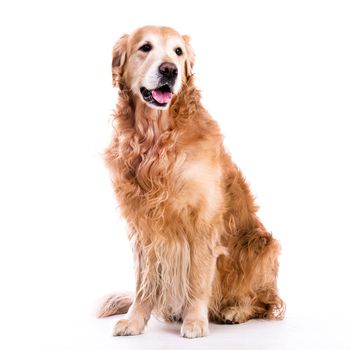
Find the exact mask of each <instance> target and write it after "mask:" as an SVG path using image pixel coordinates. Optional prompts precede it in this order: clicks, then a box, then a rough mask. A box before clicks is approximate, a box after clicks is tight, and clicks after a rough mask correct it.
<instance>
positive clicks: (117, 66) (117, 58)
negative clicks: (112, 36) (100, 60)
mask: <svg viewBox="0 0 350 350" xmlns="http://www.w3.org/2000/svg"><path fill="white" fill-rule="evenodd" d="M193 63H194V54H193V51H192V48H191V46H190V45H189V37H187V36H181V35H180V34H178V33H177V32H176V31H175V30H174V29H171V28H168V27H153V26H147V27H143V28H140V29H138V30H136V31H135V32H134V33H133V34H132V35H130V36H129V35H124V36H122V37H121V38H120V40H119V41H118V42H117V43H116V45H115V46H114V48H113V61H112V72H113V79H114V83H116V81H117V80H118V79H122V80H123V81H124V83H125V84H126V87H127V88H128V89H129V90H131V92H132V93H133V94H134V95H135V96H137V97H138V98H140V100H141V101H142V102H143V103H146V104H148V105H149V106H151V107H153V108H158V109H166V108H168V106H169V105H170V102H171V100H172V97H173V96H174V95H176V94H177V93H178V92H179V91H180V90H181V87H182V84H183V83H185V82H186V79H188V78H189V77H190V76H191V74H192V67H193Z"/></svg>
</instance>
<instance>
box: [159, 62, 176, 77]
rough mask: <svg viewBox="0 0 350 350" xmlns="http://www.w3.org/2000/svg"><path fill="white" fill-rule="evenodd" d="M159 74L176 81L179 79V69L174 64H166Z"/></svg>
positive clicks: (161, 66)
mask: <svg viewBox="0 0 350 350" xmlns="http://www.w3.org/2000/svg"><path fill="white" fill-rule="evenodd" d="M159 73H160V74H161V75H162V76H163V77H166V78H169V79H174V78H176V77H177V68H176V66H175V64H174V63H169V62H164V63H162V64H161V65H160V66H159Z"/></svg>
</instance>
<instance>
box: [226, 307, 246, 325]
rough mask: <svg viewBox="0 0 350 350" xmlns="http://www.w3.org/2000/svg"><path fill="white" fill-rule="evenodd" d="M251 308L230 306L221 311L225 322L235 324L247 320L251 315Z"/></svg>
mask: <svg viewBox="0 0 350 350" xmlns="http://www.w3.org/2000/svg"><path fill="white" fill-rule="evenodd" d="M251 313H252V311H251V308H250V307H244V306H229V307H227V308H225V309H223V310H222V311H221V316H222V319H223V321H224V322H225V323H229V324H235V323H243V322H246V321H247V320H248V319H249V318H250V316H251Z"/></svg>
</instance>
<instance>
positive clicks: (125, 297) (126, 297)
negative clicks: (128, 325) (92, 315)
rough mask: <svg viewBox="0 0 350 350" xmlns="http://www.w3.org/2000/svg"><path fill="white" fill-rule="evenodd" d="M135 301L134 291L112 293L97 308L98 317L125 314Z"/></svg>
mask: <svg viewBox="0 0 350 350" xmlns="http://www.w3.org/2000/svg"><path fill="white" fill-rule="evenodd" d="M133 301H134V296H133V294H132V293H119V294H110V295H108V296H106V297H105V298H103V300H102V302H101V303H100V306H99V307H98V309H97V312H96V315H97V317H107V316H112V315H119V314H125V313H127V312H128V310H129V308H130V306H131V304H132V303H133Z"/></svg>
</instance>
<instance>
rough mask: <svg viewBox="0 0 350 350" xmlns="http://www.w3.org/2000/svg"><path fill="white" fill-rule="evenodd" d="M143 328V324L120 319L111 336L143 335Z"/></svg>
mask: <svg viewBox="0 0 350 350" xmlns="http://www.w3.org/2000/svg"><path fill="white" fill-rule="evenodd" d="M144 328H145V325H144V323H143V322H140V321H137V320H127V319H122V320H119V321H118V322H117V323H116V325H115V327H114V331H113V335H114V336H119V335H138V334H141V333H143V330H144Z"/></svg>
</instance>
